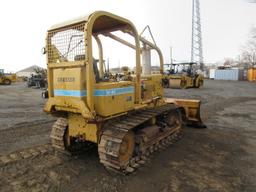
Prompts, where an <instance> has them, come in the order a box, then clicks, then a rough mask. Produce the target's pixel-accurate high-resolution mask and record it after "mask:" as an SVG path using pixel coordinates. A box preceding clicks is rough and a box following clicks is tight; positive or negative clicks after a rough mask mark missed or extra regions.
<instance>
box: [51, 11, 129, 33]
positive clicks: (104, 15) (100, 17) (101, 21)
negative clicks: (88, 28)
mask: <svg viewBox="0 0 256 192" xmlns="http://www.w3.org/2000/svg"><path fill="white" fill-rule="evenodd" d="M93 16H95V17H96V19H95V21H92V22H94V24H93V33H97V32H99V31H104V30H106V31H107V30H108V29H113V30H112V31H115V30H118V29H123V28H125V27H128V26H130V27H134V26H133V24H132V23H131V22H130V21H129V20H127V19H125V18H122V17H120V16H117V15H114V14H112V13H109V12H105V11H95V12H93V13H92V14H89V15H86V16H81V17H77V18H74V19H71V20H68V21H65V22H61V23H58V24H55V25H53V26H51V28H50V29H49V31H52V30H56V29H60V28H63V27H67V26H72V25H75V24H78V23H82V22H84V23H86V22H88V21H90V18H91V17H93Z"/></svg>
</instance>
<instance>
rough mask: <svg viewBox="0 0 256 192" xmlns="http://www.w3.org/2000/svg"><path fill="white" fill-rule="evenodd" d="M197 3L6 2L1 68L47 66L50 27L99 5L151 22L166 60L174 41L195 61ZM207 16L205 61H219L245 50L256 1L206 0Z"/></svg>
mask: <svg viewBox="0 0 256 192" xmlns="http://www.w3.org/2000/svg"><path fill="white" fill-rule="evenodd" d="M191 6H192V0H134V1H132V0H72V1H70V0H54V1H53V0H43V1H42V0H37V1H32V0H31V1H28V0H23V1H20V0H8V1H1V2H0V21H1V22H0V23H1V32H0V34H1V35H0V53H1V54H0V68H4V69H6V70H8V71H17V70H20V69H22V68H25V67H28V66H31V65H39V66H43V67H46V63H45V58H44V56H43V55H41V48H42V47H43V46H44V43H45V36H46V31H47V29H48V28H49V27H50V26H51V25H53V24H55V23H58V22H62V21H64V20H67V19H72V18H74V17H77V16H81V15H86V14H88V13H90V12H92V11H95V10H105V11H110V12H113V13H115V14H118V15H120V16H123V17H126V18H128V19H130V20H131V21H132V22H133V23H134V24H135V25H136V27H137V29H138V31H139V32H140V31H141V30H142V29H143V28H144V26H146V25H150V27H151V30H152V32H153V34H154V37H155V40H156V43H157V44H158V46H159V47H160V48H161V50H162V52H163V54H164V59H165V62H169V61H170V54H169V50H170V49H169V47H170V46H172V47H173V56H174V58H175V59H176V60H190V47H191V15H192V13H191V12H192V10H191V9H192V8H191ZM201 16H202V18H201V20H202V33H203V35H202V36H203V52H204V60H205V62H216V61H220V60H222V59H224V58H227V57H236V56H237V55H238V54H239V52H240V49H241V46H242V44H243V43H244V42H245V41H246V40H247V38H248V35H249V31H250V29H251V27H253V26H256V4H252V3H248V2H247V1H246V0H201ZM104 47H105V49H106V50H107V51H106V52H107V54H105V56H107V57H110V61H111V62H112V63H113V64H114V65H117V64H118V62H120V63H122V64H127V65H129V64H128V62H130V61H129V58H127V53H126V51H125V49H124V50H120V49H112V47H108V43H106V46H104ZM126 62H127V63H126ZM154 62H156V61H153V64H155V63H154Z"/></svg>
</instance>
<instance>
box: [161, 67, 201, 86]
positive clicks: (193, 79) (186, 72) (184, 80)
mask: <svg viewBox="0 0 256 192" xmlns="http://www.w3.org/2000/svg"><path fill="white" fill-rule="evenodd" d="M165 65H166V66H167V67H168V69H167V70H166V73H165V75H164V78H163V85H164V87H166V88H178V89H187V88H200V87H202V86H203V84H204V76H203V75H202V74H199V73H197V72H196V68H195V66H196V65H197V63H192V62H190V63H172V64H165Z"/></svg>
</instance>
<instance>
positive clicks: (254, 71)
mask: <svg viewBox="0 0 256 192" xmlns="http://www.w3.org/2000/svg"><path fill="white" fill-rule="evenodd" d="M247 79H248V81H256V68H251V69H249V70H248V73H247Z"/></svg>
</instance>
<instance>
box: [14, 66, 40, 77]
mask: <svg viewBox="0 0 256 192" xmlns="http://www.w3.org/2000/svg"><path fill="white" fill-rule="evenodd" d="M36 69H44V68H42V67H39V66H37V65H32V66H30V67H28V68H25V69H22V70H20V71H18V72H17V73H16V75H17V77H31V75H32V74H33V75H36V72H35V70H36Z"/></svg>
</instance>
